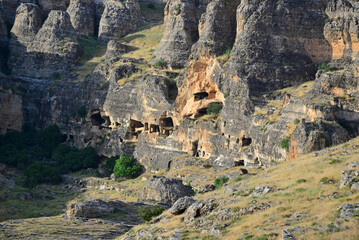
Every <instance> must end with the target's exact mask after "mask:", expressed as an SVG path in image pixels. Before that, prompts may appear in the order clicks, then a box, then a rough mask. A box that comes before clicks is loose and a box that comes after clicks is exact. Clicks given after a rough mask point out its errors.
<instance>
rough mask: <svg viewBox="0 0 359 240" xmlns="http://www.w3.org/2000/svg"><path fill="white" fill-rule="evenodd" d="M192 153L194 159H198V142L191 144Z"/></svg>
mask: <svg viewBox="0 0 359 240" xmlns="http://www.w3.org/2000/svg"><path fill="white" fill-rule="evenodd" d="M192 152H193V156H194V157H198V156H199V154H198V140H197V141H194V142H193V143H192Z"/></svg>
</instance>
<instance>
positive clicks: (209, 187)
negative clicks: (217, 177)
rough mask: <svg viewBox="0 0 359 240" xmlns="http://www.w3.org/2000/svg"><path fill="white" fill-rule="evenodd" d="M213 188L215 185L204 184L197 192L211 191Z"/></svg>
mask: <svg viewBox="0 0 359 240" xmlns="http://www.w3.org/2000/svg"><path fill="white" fill-rule="evenodd" d="M214 190H216V186H214V185H213V184H206V185H204V186H203V187H201V188H200V189H199V191H198V193H206V192H212V191H214Z"/></svg>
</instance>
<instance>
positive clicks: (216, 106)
mask: <svg viewBox="0 0 359 240" xmlns="http://www.w3.org/2000/svg"><path fill="white" fill-rule="evenodd" d="M222 108H223V104H222V103H211V104H210V105H209V106H208V108H207V114H218V113H219V112H220V111H221V110H222Z"/></svg>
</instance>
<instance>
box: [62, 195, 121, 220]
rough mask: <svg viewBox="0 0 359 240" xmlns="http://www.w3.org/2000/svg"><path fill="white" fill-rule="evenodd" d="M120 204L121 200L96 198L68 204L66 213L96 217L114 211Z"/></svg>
mask: <svg viewBox="0 0 359 240" xmlns="http://www.w3.org/2000/svg"><path fill="white" fill-rule="evenodd" d="M119 206H120V202H105V201H102V200H101V199H95V200H90V201H82V202H77V203H72V204H68V205H67V211H66V214H67V216H69V217H81V218H96V217H100V216H103V215H106V214H109V213H113V212H114V211H115V209H116V207H117V208H118V207H119Z"/></svg>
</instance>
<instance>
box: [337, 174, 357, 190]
mask: <svg viewBox="0 0 359 240" xmlns="http://www.w3.org/2000/svg"><path fill="white" fill-rule="evenodd" d="M358 183H359V171H355V170H344V171H342V176H341V179H340V188H344V187H346V186H350V188H351V189H352V190H357V188H358Z"/></svg>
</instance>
